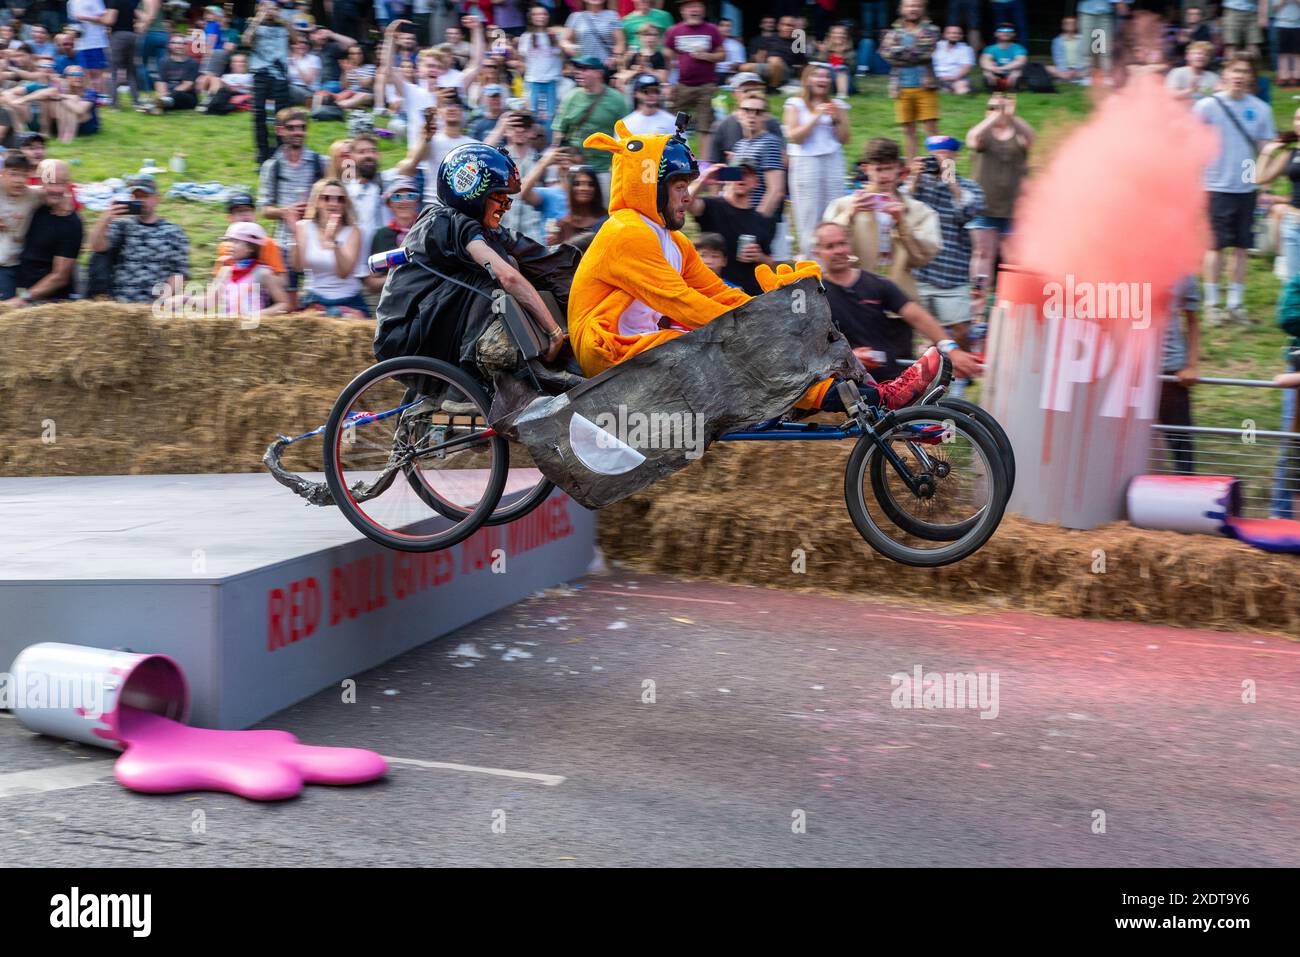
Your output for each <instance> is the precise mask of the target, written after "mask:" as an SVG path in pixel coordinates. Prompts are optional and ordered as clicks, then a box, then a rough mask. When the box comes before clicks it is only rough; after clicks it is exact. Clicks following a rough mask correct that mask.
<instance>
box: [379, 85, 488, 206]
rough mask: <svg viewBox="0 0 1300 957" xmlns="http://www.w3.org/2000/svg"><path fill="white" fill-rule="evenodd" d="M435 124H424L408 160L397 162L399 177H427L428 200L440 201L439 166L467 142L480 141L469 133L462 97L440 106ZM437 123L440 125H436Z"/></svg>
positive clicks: (418, 131) (412, 145)
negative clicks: (445, 158)
mask: <svg viewBox="0 0 1300 957" xmlns="http://www.w3.org/2000/svg"><path fill="white" fill-rule="evenodd" d="M433 119H434V120H435V122H434V123H429V122H424V121H423V120H422V121H421V123H420V126H419V128H418V129H417V130H416V131H415V142H414V143H412V144H411V148H410V150H409V151H408V152H407V154H406V159H404V160H402V161H401V162H400V163H398V164H397V175H398V176H415V174H416V170H419V171H420V172H421V174H422V175H423V176H424V201H425V202H426V203H437V202H438V167H439V166H441V165H442V158H443V157H444V156H446V155H447V154H448V153H450V152H451V151H452V150H454V149H455V148H456V147H457V146H461V145H463V144H465V143H476V142H478V141H477V140H475V139H474V138H473V137H470V136H466V135H465V106H464V104H463V103H461V101H460V100H447V101H446V102H444V103H443V104H442V105H441V106H439V107H438V112H437V115H436V117H434V118H433ZM435 124H436V125H435Z"/></svg>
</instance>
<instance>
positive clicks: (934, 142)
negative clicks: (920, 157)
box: [925, 136, 961, 153]
mask: <svg viewBox="0 0 1300 957" xmlns="http://www.w3.org/2000/svg"><path fill="white" fill-rule="evenodd" d="M925 148H926V149H927V150H929V151H930V152H931V153H933V152H934V151H935V150H948V151H949V152H950V153H956V152H957V151H958V150H960V149H961V140H959V139H957V137H955V136H927V137H926V138H925Z"/></svg>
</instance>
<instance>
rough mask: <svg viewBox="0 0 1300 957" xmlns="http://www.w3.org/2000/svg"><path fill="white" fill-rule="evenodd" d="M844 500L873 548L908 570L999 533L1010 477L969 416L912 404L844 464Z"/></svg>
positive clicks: (943, 561) (956, 555) (963, 553)
mask: <svg viewBox="0 0 1300 957" xmlns="http://www.w3.org/2000/svg"><path fill="white" fill-rule="evenodd" d="M844 498H845V502H846V503H847V505H848V509H849V516H850V517H851V518H852V519H853V524H854V526H855V527H856V528H857V529H858V531H859V532H860V533H861V534H862V537H863V538H865V539H866V540H867V543H868V544H870V545H871V547H872V548H874V549H875V550H876V551H878V552H880V553H881V554H882V555H884V556H886V557H887V558H891V559H893V560H894V561H896V562H901V563H902V564H904V565H913V566H917V567H921V568H935V567H938V566H940V565H949V564H952V563H953V562H958V561H961V560H962V559H964V558H967V557H969V556H970V555H972V554H974V553H975V552H976V551H978V550H979V549H980V548H982V547H983V546H984V543H985V542H987V541H988V540H989V538H990V537H991V536H992V535H993V532H994V531H996V530H997V527H998V523H999V522H1001V520H1002V512H1003V509H1005V508H1006V502H1007V475H1006V470H1005V469H1004V468H1003V465H1002V462H1001V458H1000V455H999V451H998V446H997V443H996V441H995V440H994V439H993V437H992V436H991V435H989V433H988V431H987V430H985V429H984V428H983V427H982V426H981V425H979V424H978V423H977V422H975V420H974V419H972V418H971V417H970V416H968V415H965V414H963V413H961V412H958V411H956V410H955V409H953V408H951V407H946V408H945V407H940V406H914V407H912V408H910V409H904V410H902V411H901V412H897V413H894V414H893V415H891V416H890V417H888V418H886V419H885V420H883V422H882V423H881V424H880V425H878V426H876V427H875V429H874V430H873V432H872V433H869V434H866V435H863V436H862V437H861V438H860V439H859V440H858V444H857V445H856V446H855V447H854V449H853V453H852V454H851V455H850V456H849V461H848V464H847V465H846V466H845V471H844ZM953 530H957V534H956V535H955V536H953V535H952V531H953ZM918 531H921V532H928V534H917V532H918Z"/></svg>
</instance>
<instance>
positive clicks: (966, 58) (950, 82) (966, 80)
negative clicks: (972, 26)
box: [931, 26, 975, 96]
mask: <svg viewBox="0 0 1300 957" xmlns="http://www.w3.org/2000/svg"><path fill="white" fill-rule="evenodd" d="M931 62H932V63H933V64H934V76H935V79H936V80H938V81H939V89H941V90H946V91H948V92H949V93H956V94H957V95H958V96H965V95H966V94H967V93H969V92H970V75H971V71H972V70H974V69H975V51H974V50H973V49H971V46H970V44H969V43H966V42H965V41H963V40H962V38H961V27H956V26H950V27H944V28H943V39H942V40H940V41H939V42H938V43H936V44H935V47H934V59H933V60H932V61H931Z"/></svg>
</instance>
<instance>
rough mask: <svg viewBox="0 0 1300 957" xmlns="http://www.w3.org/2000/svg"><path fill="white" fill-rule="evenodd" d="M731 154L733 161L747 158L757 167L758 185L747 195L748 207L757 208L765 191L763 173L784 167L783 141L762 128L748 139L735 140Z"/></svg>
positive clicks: (765, 185) (737, 161)
mask: <svg viewBox="0 0 1300 957" xmlns="http://www.w3.org/2000/svg"><path fill="white" fill-rule="evenodd" d="M731 155H732V162H733V163H739V162H740V161H741V160H749V161H750V162H752V163H753V164H754V165H755V166H757V167H758V186H756V187H755V188H754V192H753V194H752V195H751V196H750V197H749V208H750V209H758V207H759V205H760V204H761V203H762V202H763V195H764V194H765V193H766V192H767V182H766V179H765V174H766V173H767V172H768V171H769V170H774V169H781V170H783V169H785V141H784V140H782V139H781V137H779V136H777V135H776V134H775V133H769V132H767V131H766V130H764V131H763V132H762V133H759V134H758V135H757V136H754V137H751V138H749V139H740V140H736V145H735V146H733V147H732V148H731Z"/></svg>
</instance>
